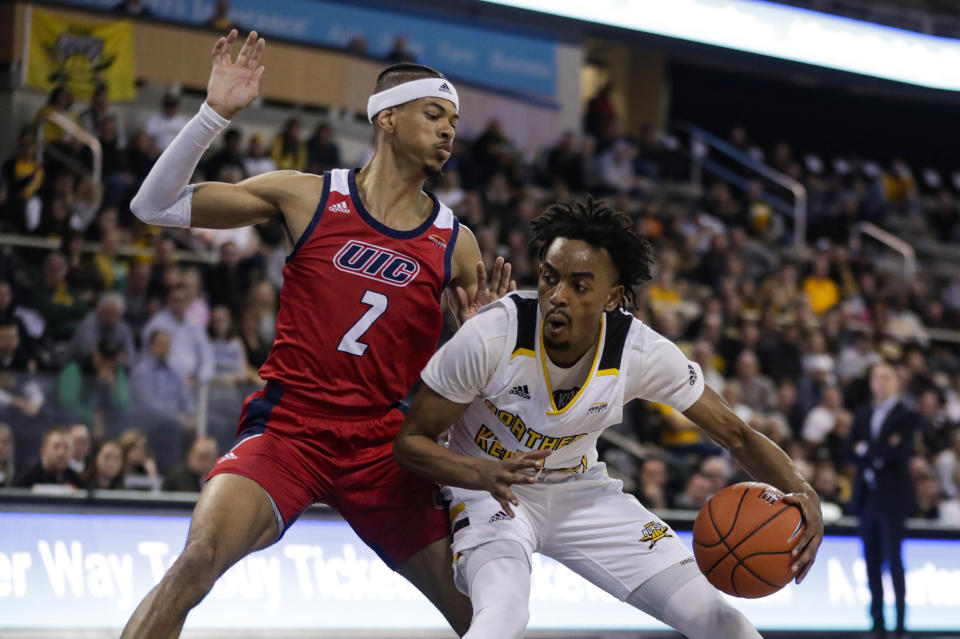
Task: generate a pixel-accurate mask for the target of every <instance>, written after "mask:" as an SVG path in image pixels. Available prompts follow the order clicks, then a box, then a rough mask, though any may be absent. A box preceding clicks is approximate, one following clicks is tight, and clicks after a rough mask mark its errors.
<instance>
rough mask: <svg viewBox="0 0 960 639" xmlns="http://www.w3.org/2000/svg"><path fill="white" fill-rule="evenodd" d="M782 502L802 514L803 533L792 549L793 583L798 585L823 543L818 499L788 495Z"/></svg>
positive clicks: (810, 496)
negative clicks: (796, 508)
mask: <svg viewBox="0 0 960 639" xmlns="http://www.w3.org/2000/svg"><path fill="white" fill-rule="evenodd" d="M783 501H784V502H786V503H788V504H793V505H794V506H797V507H798V508H799V509H800V512H802V513H803V526H804V528H803V532H802V533H801V534H800V539H798V540H797V545H796V546H794V548H793V556H792V560H793V564H792V566H791V567H792V569H793V572H794V573H795V574H796V577H795V581H796V582H797V584H799V583H800V582H801V581H803V578H804V577H806V576H807V573H808V572H810V569H811V568H813V561H814V559H816V558H817V550H819V548H820V543H821V542H822V541H823V515H822V514H821V511H820V499H819V498H818V497H817V495H816V493H813V494H812V495H808V494H804V493H790V494H788V495H785V496H784V498H783Z"/></svg>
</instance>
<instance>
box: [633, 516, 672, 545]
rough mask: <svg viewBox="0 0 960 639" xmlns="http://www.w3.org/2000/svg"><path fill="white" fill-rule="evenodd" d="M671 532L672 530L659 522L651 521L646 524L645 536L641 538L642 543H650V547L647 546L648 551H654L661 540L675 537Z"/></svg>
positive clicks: (644, 528) (644, 527)
mask: <svg viewBox="0 0 960 639" xmlns="http://www.w3.org/2000/svg"><path fill="white" fill-rule="evenodd" d="M669 531H670V529H669V528H667V527H666V526H664V525H663V524H661V523H660V522H659V521H651V522H650V523H648V524H644V526H643V532H644V535H643V537H641V538H640V541H649V542H650V545H649V546H647V550H653V547H654V546H655V545H656V544H657V542H658V541H660V540H661V539H664V538H666V537H673V535H671V534H670V532H669Z"/></svg>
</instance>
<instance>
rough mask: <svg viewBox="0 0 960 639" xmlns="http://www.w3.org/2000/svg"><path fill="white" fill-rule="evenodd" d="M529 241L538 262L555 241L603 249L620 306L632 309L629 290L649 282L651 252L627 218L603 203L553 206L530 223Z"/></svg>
mask: <svg viewBox="0 0 960 639" xmlns="http://www.w3.org/2000/svg"><path fill="white" fill-rule="evenodd" d="M530 226H531V228H532V229H533V238H532V239H531V240H530V246H531V247H534V248H535V249H536V250H537V256H538V257H539V258H540V260H541V261H542V260H543V258H544V257H546V254H547V250H548V249H549V248H550V245H551V244H552V243H553V241H554V240H555V239H557V238H558V237H565V238H568V239H571V240H583V241H584V242H586V243H587V244H589V245H590V246H594V247H596V248H603V249H606V250H607V253H609V254H610V259H611V260H612V261H613V266H614V268H616V269H617V284H621V285H623V288H624V293H623V297H624V302H625V303H626V305H629V306H633V304H634V303H635V301H636V297H635V295H634V292H633V287H634V286H637V285H640V284H643V283H644V282H646V281H648V280H650V278H651V273H650V269H651V267H652V266H653V249H652V248H651V246H650V243H649V242H647V240H646V239H645V238H644V237H643V236H642V235H640V234H639V233H637V232H636V231H635V230H634V227H633V221H632V220H631V219H630V217H629V216H628V215H626V214H625V213H622V212H620V211H617V210H615V209H613V208H612V207H610V206H608V205H607V203H606V202H605V201H603V200H594V199H593V198H592V197H590V196H588V197H587V200H586V202H583V201H580V200H570V201H569V202H557V203H556V204H554V205H552V206H550V207H548V208H547V210H546V211H544V212H543V213H542V214H541V215H540V217H538V218H537V219H535V220H534V221H533V222H531V223H530Z"/></svg>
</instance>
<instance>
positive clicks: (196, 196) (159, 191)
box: [130, 29, 294, 228]
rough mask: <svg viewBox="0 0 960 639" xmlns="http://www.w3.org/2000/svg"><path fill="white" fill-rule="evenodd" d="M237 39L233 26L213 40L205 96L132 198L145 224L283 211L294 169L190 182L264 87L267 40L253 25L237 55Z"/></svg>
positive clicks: (262, 217) (224, 220)
mask: <svg viewBox="0 0 960 639" xmlns="http://www.w3.org/2000/svg"><path fill="white" fill-rule="evenodd" d="M236 39H237V31H236V29H234V30H232V31H231V32H230V33H229V35H227V36H226V37H223V38H220V39H219V40H217V42H216V44H215V45H214V46H213V51H212V53H211V55H212V63H213V68H212V70H211V72H210V80H209V82H208V83H207V100H206V102H204V104H203V105H202V106H201V107H200V111H199V113H197V115H195V116H194V117H193V119H191V120H190V122H188V123H187V125H186V126H185V127H184V128H183V130H181V131H180V133H179V134H178V135H177V137H176V138H175V139H174V141H173V142H171V143H170V145H169V146H168V147H167V148H166V149H164V151H163V153H162V154H161V155H160V157H159V158H158V159H157V161H156V163H155V164H154V165H153V168H152V169H151V170H150V173H149V174H148V175H147V177H146V179H145V180H144V181H143V185H142V186H141V187H140V190H139V191H138V192H137V194H136V196H135V197H134V198H133V201H132V202H131V203H130V208H131V210H132V211H133V213H134V214H135V215H136V216H137V217H138V218H140V220H142V221H143V222H145V223H147V224H154V225H158V226H178V227H188V226H192V227H200V228H232V227H238V226H246V225H249V224H256V223H259V222H264V221H267V220H269V219H270V218H272V217H275V216H276V215H278V214H279V213H280V210H281V206H282V204H283V197H284V194H285V192H286V189H285V188H284V182H285V181H289V179H290V176H291V174H294V172H292V171H289V172H287V171H280V172H275V173H269V174H265V175H262V176H257V177H256V178H251V179H249V180H245V181H243V182H241V183H239V184H224V183H218V182H206V183H203V184H198V185H196V186H195V187H192V186H188V183H189V181H190V177H191V176H192V175H193V172H194V171H195V170H196V168H197V164H198V163H199V162H200V158H201V157H202V156H203V153H204V152H205V151H206V150H207V149H208V148H209V147H210V144H211V143H212V142H213V140H214V139H215V138H216V136H217V135H219V134H220V133H221V132H222V131H223V130H224V129H226V128H227V126H229V124H230V119H231V118H232V117H233V116H234V115H236V114H237V113H238V112H239V111H240V110H241V109H243V108H244V107H246V106H247V105H248V104H250V102H251V101H253V99H254V98H256V97H257V93H258V92H259V89H260V78H261V76H262V75H263V67H262V66H260V59H261V56H262V55H263V50H264V47H265V45H266V43H265V41H264V40H263V38H258V37H257V32H256V31H251V32H250V34H249V35H248V36H247V39H246V41H245V42H244V44H243V48H242V49H241V50H240V53H239V55H237V59H236V60H233V59H232V56H231V53H230V49H231V45H232V44H233V43H234V41H235V40H236Z"/></svg>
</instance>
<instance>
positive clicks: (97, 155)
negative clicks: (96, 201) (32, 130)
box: [37, 112, 103, 184]
mask: <svg viewBox="0 0 960 639" xmlns="http://www.w3.org/2000/svg"><path fill="white" fill-rule="evenodd" d="M47 122H52V123H54V124H56V125H57V126H59V127H60V128H61V129H63V130H64V131H66V132H67V133H69V134H70V135H72V136H73V137H75V138H76V139H77V141H78V142H80V143H81V144H83V145H84V146H85V147H87V148H88V149H90V153H91V156H92V158H93V160H92V161H93V167H92V170H91V171H90V172H89V175H90V177H91V178H93V181H94V182H96V183H97V184H99V183H100V177H101V173H102V167H103V149H102V148H101V146H100V140H98V139H97V137H96V136H94V135H92V134H91V133H88V132H87V130H86V129H84V128H83V127H82V126H80V125H79V124H77V123H76V122H74V121H73V120H71V119H70V118H68V117H66V116H65V115H63V114H62V113H56V112H54V113H48V114H47V115H46V116H45V117H44V118H43V119H42V120H41V121H40V123H39V124H38V130H37V162H38V164H43V155H44V153H46V152H47V151H48V149H46V148H45V147H46V145H45V144H44V139H43V127H44V125H45V124H46V123H47ZM61 155H62V154H61ZM57 160H59V161H61V162H63V163H64V164H65V165H66V166H68V167H69V168H70V169H71V170H72V171H73V172H74V173H78V174H85V173H87V171H86V170H85V167H83V166H82V165H81V164H80V163H79V162H76V161H75V160H73V159H72V158H69V157H66V156H64V157H59V156H58V157H57Z"/></svg>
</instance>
